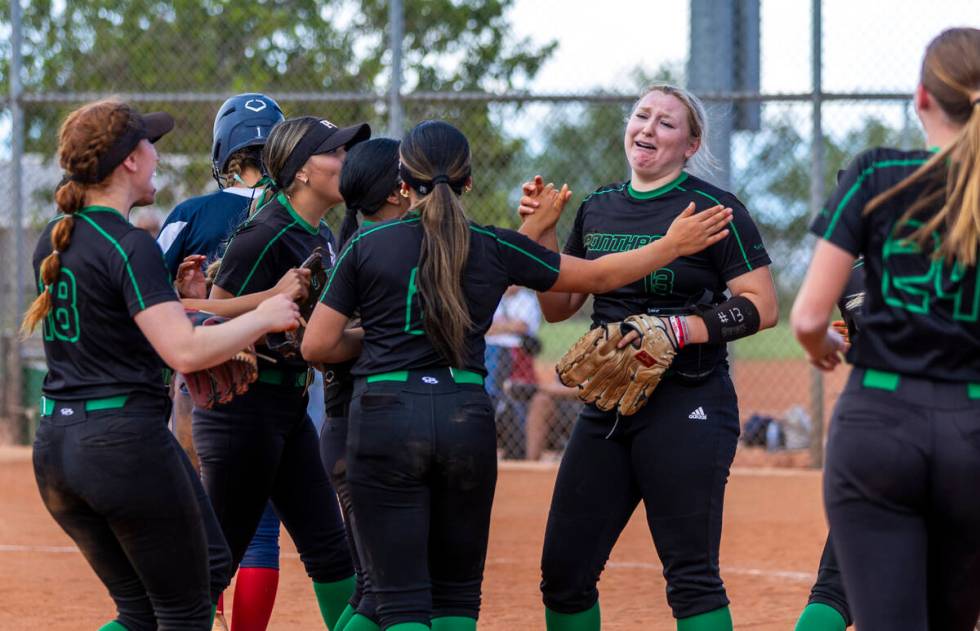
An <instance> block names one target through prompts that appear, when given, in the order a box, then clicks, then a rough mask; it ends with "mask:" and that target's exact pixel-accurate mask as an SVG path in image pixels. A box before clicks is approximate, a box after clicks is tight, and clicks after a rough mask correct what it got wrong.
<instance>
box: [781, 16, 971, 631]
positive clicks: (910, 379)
mask: <svg viewBox="0 0 980 631" xmlns="http://www.w3.org/2000/svg"><path fill="white" fill-rule="evenodd" d="M914 103H915V108H916V112H917V113H918V115H919V119H920V120H921V121H922V126H923V128H924V129H925V133H926V140H927V142H928V145H929V146H930V147H934V149H933V150H931V151H898V150H894V149H883V148H877V149H871V150H869V151H866V152H865V153H863V154H861V155H860V156H858V158H856V159H855V161H854V163H853V164H852V165H851V166H850V167H849V168H848V169H847V171H846V172H845V174H844V176H843V178H842V179H841V182H840V184H839V185H838V187H837V189H836V191H835V192H834V194H833V195H832V196H831V197H830V200H829V202H828V204H827V205H826V207H825V208H824V210H823V211H822V212H821V213H820V214H819V215H818V216H817V217H816V219H815V220H814V223H813V226H812V227H811V229H812V230H813V232H815V233H816V234H817V235H818V236H819V237H820V239H821V240H820V241H819V242H818V244H817V247H816V250H815V251H814V255H813V261H812V263H811V266H810V271H809V272H808V274H807V277H806V279H805V280H804V283H803V286H802V288H801V289H800V294H799V296H798V297H797V300H796V304H795V305H794V308H793V318H792V320H793V328H794V330H795V332H796V335H797V338H798V339H799V340H800V343H801V344H802V346H803V347H804V349H805V350H806V352H807V355H808V356H809V358H810V361H811V362H812V363H813V364H814V365H816V366H817V367H819V368H821V369H824V370H829V369H832V368H833V367H835V366H836V365H837V364H838V363H839V362H840V356H839V353H840V351H841V350H842V349H843V342H842V340H841V339H840V337H839V336H838V335H836V334H835V333H833V332H828V331H827V330H826V322H827V316H828V314H829V313H830V311H831V309H832V307H833V304H834V302H835V301H836V300H837V298H838V296H839V295H840V294H841V291H842V290H843V288H844V284H845V283H846V281H847V278H848V274H849V268H850V266H851V263H852V262H853V260H854V259H855V257H856V256H858V255H861V254H863V255H864V260H865V264H864V269H865V274H866V279H867V282H866V287H867V291H866V294H865V302H864V311H863V312H862V316H861V334H860V335H859V336H858V337H857V338H856V339H855V340H854V345H853V346H852V347H851V349H850V350H849V351H848V359H849V361H850V362H851V363H852V364H854V369H853V370H852V372H851V375H850V378H849V380H848V383H847V386H846V387H845V390H844V393H843V394H842V395H841V397H840V399H839V400H838V402H837V406H836V408H835V410H834V415H833V422H832V423H831V426H830V435H829V439H828V445H827V465H826V473H825V475H824V499H825V502H826V506H827V516H828V519H829V522H830V528H831V532H832V533H833V538H834V551H835V553H836V555H837V558H838V560H839V562H840V565H841V569H842V571H843V578H844V585H845V587H846V591H847V596H848V601H849V604H850V606H851V609H852V612H853V614H854V619H855V622H856V624H857V626H858V628H860V629H861V630H862V631H875V630H877V629H903V630H904V629H909V630H917V629H943V630H950V631H961V630H962V631H965V630H967V629H972V628H973V625H974V624H975V623H976V621H977V614H978V612H980V554H978V552H980V506H978V504H977V502H976V489H977V488H978V487H980V442H978V440H977V437H978V436H980V362H978V361H977V357H978V356H980V276H978V274H977V269H976V262H977V254H978V249H980V235H978V230H977V226H978V225H980V199H978V197H977V194H976V192H977V190H980V30H978V29H975V28H956V29H950V30H948V31H944V32H943V33H941V34H940V35H939V36H938V37H937V38H936V39H934V40H933V41H932V42H931V43H930V44H929V47H928V48H927V49H926V53H925V59H924V61H923V64H922V71H921V76H920V83H919V86H918V87H917V88H916V92H915V98H914ZM814 270H819V272H815V271H814Z"/></svg>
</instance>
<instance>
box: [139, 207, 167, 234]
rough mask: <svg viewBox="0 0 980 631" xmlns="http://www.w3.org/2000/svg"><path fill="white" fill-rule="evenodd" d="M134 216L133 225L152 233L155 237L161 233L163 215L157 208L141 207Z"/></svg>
mask: <svg viewBox="0 0 980 631" xmlns="http://www.w3.org/2000/svg"><path fill="white" fill-rule="evenodd" d="M134 214H135V215H136V216H135V217H134V218H133V225H134V226H136V227H137V228H140V229H142V230H146V231H147V232H149V233H150V236H151V237H153V238H154V239H156V238H157V235H158V234H160V226H161V225H163V215H161V214H160V211H159V210H157V209H156V208H140V209H139V210H138V211H137V212H136V213H134Z"/></svg>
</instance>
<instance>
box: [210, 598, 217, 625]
mask: <svg viewBox="0 0 980 631" xmlns="http://www.w3.org/2000/svg"><path fill="white" fill-rule="evenodd" d="M217 614H218V605H217V604H214V603H212V605H211V626H212V627H213V626H214V617H215V616H216V615H217Z"/></svg>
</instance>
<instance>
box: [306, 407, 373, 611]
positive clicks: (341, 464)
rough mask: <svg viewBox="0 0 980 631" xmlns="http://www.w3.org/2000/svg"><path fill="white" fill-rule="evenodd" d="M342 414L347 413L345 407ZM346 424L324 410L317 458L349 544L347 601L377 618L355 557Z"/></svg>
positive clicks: (367, 583) (368, 583) (342, 418)
mask: <svg viewBox="0 0 980 631" xmlns="http://www.w3.org/2000/svg"><path fill="white" fill-rule="evenodd" d="M344 407H346V406H344ZM344 413H345V414H346V413H347V410H346V409H345V410H344ZM347 426H348V420H347V416H330V413H329V411H328V413H327V418H326V419H325V421H324V424H323V430H322V431H321V432H320V458H321V460H322V461H323V469H324V470H325V471H326V472H327V476H328V477H329V478H330V483H331V484H332V485H333V488H334V490H335V491H337V499H338V500H340V510H341V512H342V513H343V515H344V527H345V528H346V530H347V545H348V547H350V551H351V560H352V561H353V562H354V574H355V577H356V582H355V584H354V593H353V594H351V597H350V604H351V606H352V607H354V608H355V609H356V610H357V613H359V614H361V615H362V616H367V617H368V618H370V619H372V620H374V621H377V603H376V602H375V599H374V594H373V593H372V592H371V579H370V577H369V576H367V574H366V573H365V572H364V565H363V563H362V562H361V559H360V557H359V554H360V552H359V551H360V549H361V546H360V545H359V544H358V536H359V535H357V519H356V518H355V517H354V507H353V506H352V505H351V498H350V486H349V485H348V484H347Z"/></svg>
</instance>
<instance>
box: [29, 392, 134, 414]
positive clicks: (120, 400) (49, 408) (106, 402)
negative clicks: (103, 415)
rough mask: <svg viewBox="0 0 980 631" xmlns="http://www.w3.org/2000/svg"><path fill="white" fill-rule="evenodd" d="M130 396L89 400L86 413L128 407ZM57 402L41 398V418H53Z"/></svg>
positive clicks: (121, 395)
mask: <svg viewBox="0 0 980 631" xmlns="http://www.w3.org/2000/svg"><path fill="white" fill-rule="evenodd" d="M128 398H129V395H128V394H120V395H117V396H114V397H105V398H102V399H89V400H88V401H85V411H86V412H98V411H99V410H118V409H119V408H121V407H124V406H125V405H126V399H128ZM54 406H55V400H54V399H49V398H47V397H41V416H51V414H52V413H53V412H54Z"/></svg>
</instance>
